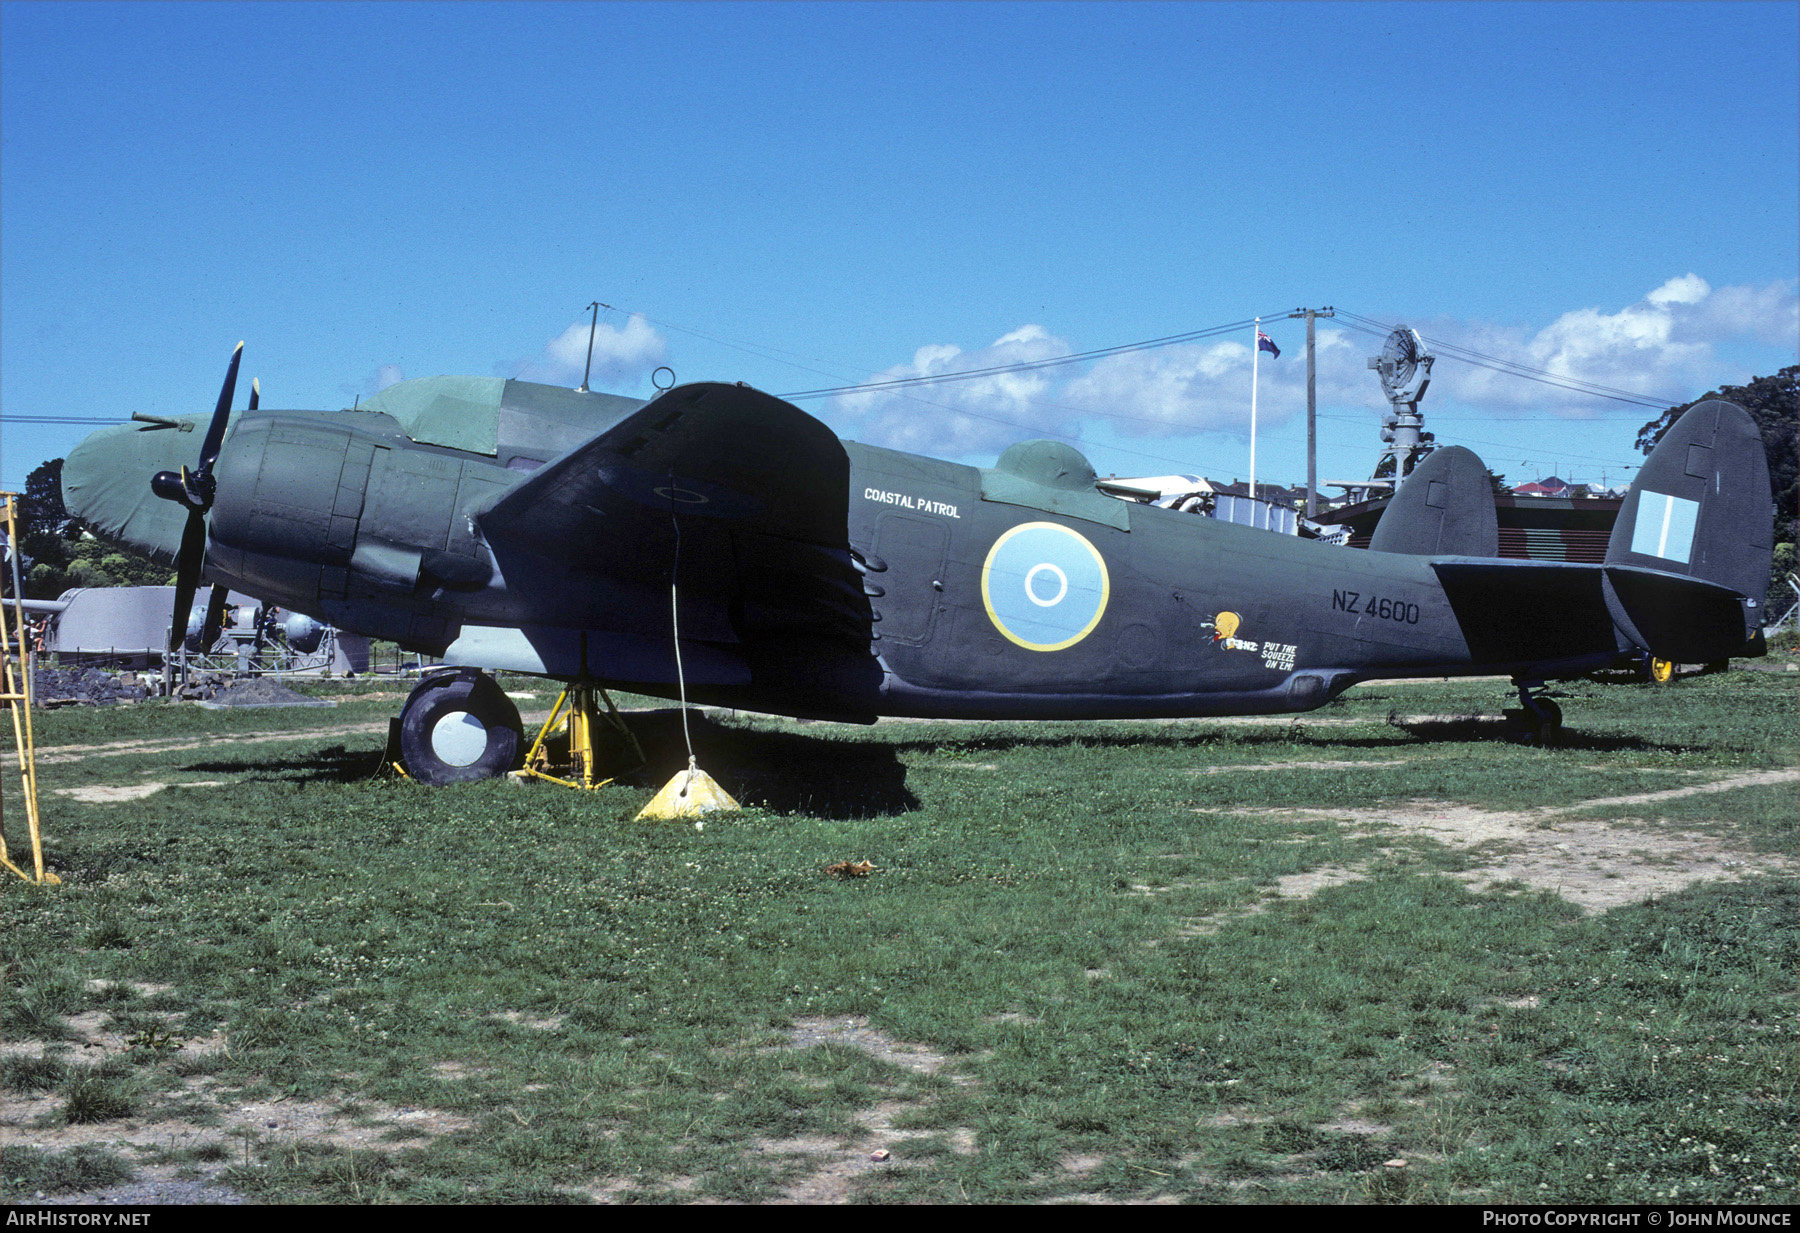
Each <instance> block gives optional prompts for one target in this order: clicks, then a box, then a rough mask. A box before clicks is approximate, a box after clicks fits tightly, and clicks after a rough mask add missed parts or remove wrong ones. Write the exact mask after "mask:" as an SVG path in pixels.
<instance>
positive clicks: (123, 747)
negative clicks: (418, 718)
mask: <svg viewBox="0 0 1800 1233" xmlns="http://www.w3.org/2000/svg"><path fill="white" fill-rule="evenodd" d="M365 732H379V733H383V734H385V733H386V732H387V721H386V720H383V721H381V722H380V723H360V724H340V725H338V726H336V727H331V728H306V729H296V730H294V731H291V732H257V733H252V734H248V735H245V736H220V735H208V736H196V737H183V738H181V739H178V740H148V739H145V740H139V741H113V742H110V743H108V744H105V745H51V746H48V747H45V746H39V747H38V751H37V760H38V765H40V766H60V765H62V764H64V763H67V762H82V761H85V760H87V759H88V758H112V757H118V756H120V755H123V754H161V753H181V752H182V751H184V750H189V749H216V748H218V747H220V746H224V745H266V744H274V743H276V742H280V741H311V740H318V739H321V738H324V737H331V736H351V735H357V734H361V733H365Z"/></svg>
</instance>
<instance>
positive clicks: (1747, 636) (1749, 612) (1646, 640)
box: [1605, 399, 1775, 662]
mask: <svg viewBox="0 0 1800 1233" xmlns="http://www.w3.org/2000/svg"><path fill="white" fill-rule="evenodd" d="M1774 538H1775V536H1774V521H1773V519H1772V518H1771V516H1770V496H1769V464H1768V459H1767V456H1766V455H1765V453H1764V451H1763V442H1762V433H1761V432H1760V431H1759V430H1758V429H1757V427H1756V422H1755V421H1754V420H1752V419H1751V418H1750V416H1749V414H1748V413H1747V412H1746V411H1744V410H1743V408H1741V407H1739V406H1737V405H1736V404H1735V403H1729V402H1723V401H1720V400H1718V399H1712V400H1709V401H1707V402H1703V403H1699V404H1697V405H1695V406H1693V407H1691V408H1689V409H1688V411H1687V412H1686V414H1684V415H1683V416H1682V417H1681V418H1680V419H1679V420H1677V421H1675V424H1674V426H1673V427H1672V428H1670V429H1669V431H1668V432H1667V433H1666V434H1665V435H1664V437H1663V439H1662V440H1661V441H1660V442H1659V443H1658V444H1657V446H1656V448H1655V449H1654V450H1653V451H1651V454H1650V457H1649V458H1648V459H1647V460H1646V461H1645V462H1644V466H1643V468H1642V469H1641V470H1640V471H1639V472H1638V476H1637V481H1636V482H1635V483H1633V484H1632V486H1631V493H1630V495H1629V496H1627V497H1626V498H1625V505H1624V508H1622V509H1621V510H1620V511H1619V519H1618V521H1617V522H1616V523H1614V524H1613V533H1612V539H1611V541H1610V542H1609V543H1608V544H1607V549H1606V582H1605V589H1606V604H1607V608H1608V609H1609V610H1610V611H1611V613H1612V616H1613V620H1614V621H1615V622H1617V624H1618V626H1619V628H1620V629H1621V630H1622V631H1624V633H1625V635H1626V636H1627V637H1628V638H1630V639H1631V641H1632V642H1634V643H1636V644H1637V645H1638V646H1640V647H1642V648H1644V649H1645V650H1647V651H1649V652H1650V653H1651V654H1652V655H1654V656H1656V657H1657V658H1658V659H1668V660H1679V661H1684V662H1710V661H1712V660H1716V659H1726V658H1729V657H1730V656H1733V655H1744V654H1755V653H1757V652H1755V651H1754V650H1752V649H1751V648H1752V647H1753V645H1754V644H1755V635H1756V632H1757V631H1758V630H1759V629H1760V628H1761V626H1762V603H1761V601H1762V595H1763V591H1764V589H1765V588H1766V587H1767V586H1768V581H1769V560H1770V554H1771V552H1772V551H1773V548H1774Z"/></svg>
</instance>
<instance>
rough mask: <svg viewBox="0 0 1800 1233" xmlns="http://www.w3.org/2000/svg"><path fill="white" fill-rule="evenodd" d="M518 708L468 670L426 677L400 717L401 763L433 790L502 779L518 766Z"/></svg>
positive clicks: (486, 679)
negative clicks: (497, 778) (457, 784)
mask: <svg viewBox="0 0 1800 1233" xmlns="http://www.w3.org/2000/svg"><path fill="white" fill-rule="evenodd" d="M522 740H523V737H522V734H521V728H520V724H519V708H518V707H516V706H514V705H513V703H512V699H511V698H508V697H507V696H506V694H505V692H504V691H502V690H501V688H500V686H499V684H498V683H496V682H495V680H494V678H493V677H491V676H488V675H487V674H486V673H484V672H480V671H477V670H475V669H472V668H459V669H456V670H455V671H452V672H440V673H435V674H433V675H431V676H428V677H426V678H425V679H424V680H422V681H420V682H419V683H418V685H416V686H415V687H414V688H413V691H412V693H411V694H410V695H408V696H407V699H406V705H405V706H404V707H403V708H401V711H400V761H401V762H402V763H403V764H405V766H406V773H407V774H408V775H411V776H412V777H413V778H414V779H416V780H418V781H419V782H420V783H423V784H429V785H431V786H432V787H434V788H438V787H442V786H444V785H445V784H452V783H473V782H474V781H476V780H479V779H492V778H494V777H495V776H496V775H504V774H505V773H506V772H507V771H510V770H511V769H512V768H513V767H514V766H516V765H517V764H518V760H519V749H520V746H521V744H522Z"/></svg>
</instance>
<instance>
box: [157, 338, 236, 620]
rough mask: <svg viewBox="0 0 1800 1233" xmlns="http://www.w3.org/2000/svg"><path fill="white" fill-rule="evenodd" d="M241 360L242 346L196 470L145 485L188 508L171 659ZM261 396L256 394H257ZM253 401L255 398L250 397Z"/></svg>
mask: <svg viewBox="0 0 1800 1233" xmlns="http://www.w3.org/2000/svg"><path fill="white" fill-rule="evenodd" d="M243 358H244V344H243V343H241V342H240V343H239V344H238V345H237V349H236V350H235V351H233V352H232V353H231V364H230V366H229V367H228V368H226V370H225V384H224V386H223V387H221V388H220V390H219V405H218V406H217V407H216V408H214V409H213V417H212V423H210V424H208V425H207V428H206V438H205V440H203V441H202V442H201V443H200V464H199V466H198V467H197V468H195V469H194V470H192V471H189V470H188V469H187V468H186V467H183V468H181V470H180V471H158V472H157V473H156V474H155V475H154V476H152V477H151V480H150V491H151V492H154V493H155V494H156V495H157V496H159V497H161V498H162V499H163V500H165V501H174V502H176V503H177V504H180V505H183V506H186V507H187V511H188V518H187V526H185V527H184V528H182V532H181V553H180V555H179V556H178V557H177V558H176V563H175V617H174V619H173V620H172V621H170V622H169V651H170V653H171V654H173V653H174V652H175V651H176V650H178V649H179V648H180V646H181V642H182V639H183V638H184V637H186V635H187V622H188V613H189V611H190V610H191V609H192V608H193V606H194V592H195V591H196V590H198V589H199V586H200V567H201V565H202V564H203V563H204V562H205V560H206V511H208V510H210V509H211V508H212V503H213V496H214V494H215V492H216V491H217V489H218V485H217V482H216V481H215V480H214V479H213V473H212V469H213V463H214V462H216V461H217V460H218V457H219V447H220V446H221V445H223V444H224V441H225V426H226V424H227V422H228V421H229V420H230V418H231V399H232V396H233V395H234V394H236V393H237V375H238V363H239V361H241V360H242V359H243ZM258 393H260V391H258ZM253 397H254V395H253Z"/></svg>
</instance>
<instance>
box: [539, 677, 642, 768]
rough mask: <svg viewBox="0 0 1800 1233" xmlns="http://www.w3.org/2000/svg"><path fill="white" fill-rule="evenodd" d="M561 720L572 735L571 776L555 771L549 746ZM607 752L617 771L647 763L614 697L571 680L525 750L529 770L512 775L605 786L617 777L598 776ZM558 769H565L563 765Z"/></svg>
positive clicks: (586, 684)
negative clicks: (603, 706)
mask: <svg viewBox="0 0 1800 1233" xmlns="http://www.w3.org/2000/svg"><path fill="white" fill-rule="evenodd" d="M596 695H597V696H598V697H599V698H600V699H602V700H604V701H605V703H606V714H605V715H601V714H600V712H599V708H598V707H596V706H595V697H596ZM565 704H566V705H567V708H568V713H567V714H566V715H565V714H564V705H565ZM559 721H560V726H561V727H563V728H565V729H566V730H567V733H568V740H569V766H568V768H567V770H565V771H564V772H563V773H564V774H565V775H567V776H568V778H566V779H565V778H563V777H562V776H559V775H553V774H551V773H550V772H551V769H552V766H551V762H550V754H549V751H548V750H547V749H546V748H545V745H546V744H547V743H548V742H549V741H550V739H551V738H552V737H553V736H554V735H555V733H556V731H557V729H558V727H559ZM597 738H598V739H597ZM602 742H604V744H605V747H606V748H605V749H603V748H602ZM603 755H610V756H608V757H606V760H607V761H608V762H609V763H610V764H611V765H613V766H614V767H616V768H617V770H618V771H628V770H633V769H635V768H637V767H640V766H642V765H643V764H644V751H643V749H641V748H640V747H639V746H638V742H637V737H635V736H633V735H632V734H631V729H630V728H628V727H626V726H625V719H624V717H623V716H621V715H620V714H619V708H618V707H616V706H614V705H613V700H612V697H611V696H610V695H609V694H608V693H607V692H606V691H605V690H604V689H600V688H598V687H597V686H595V685H594V684H593V683H591V682H589V681H571V682H570V683H569V685H568V687H567V688H566V689H564V690H563V691H562V693H561V694H560V695H558V697H557V699H556V705H555V706H553V707H551V708H550V718H549V719H546V720H545V721H544V726H543V727H542V728H541V729H539V730H538V734H537V740H535V741H533V742H532V743H531V752H530V753H528V754H526V755H525V766H524V769H522V770H517V771H514V772H512V775H513V778H514V779H518V780H526V779H543V780H547V781H548V782H550V783H554V784H561V785H562V786H563V787H565V788H581V789H585V790H588V791H592V790H593V789H595V788H604V787H605V786H606V785H607V784H609V783H611V782H612V781H613V778H614V777H616V776H613V777H608V778H606V779H600V778H598V771H599V766H600V763H601V760H602V757H603ZM555 769H557V770H563V768H561V767H557V768H555Z"/></svg>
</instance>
